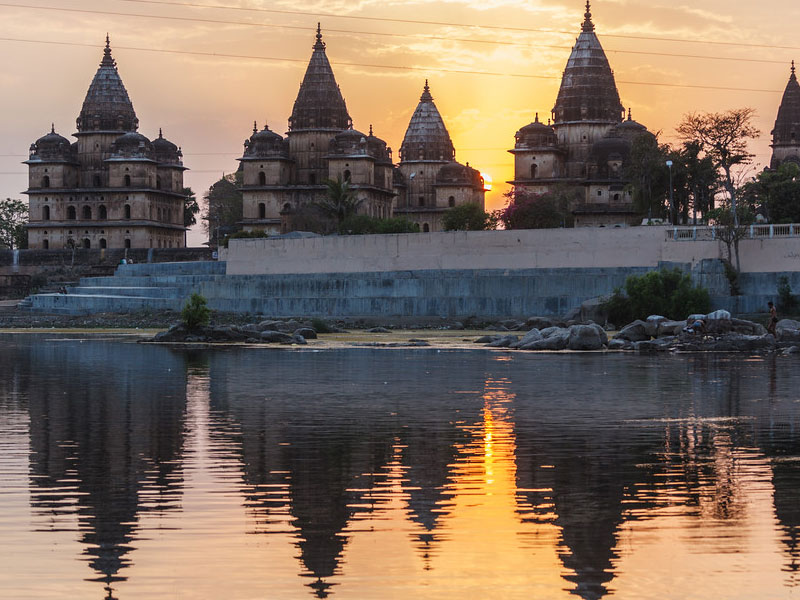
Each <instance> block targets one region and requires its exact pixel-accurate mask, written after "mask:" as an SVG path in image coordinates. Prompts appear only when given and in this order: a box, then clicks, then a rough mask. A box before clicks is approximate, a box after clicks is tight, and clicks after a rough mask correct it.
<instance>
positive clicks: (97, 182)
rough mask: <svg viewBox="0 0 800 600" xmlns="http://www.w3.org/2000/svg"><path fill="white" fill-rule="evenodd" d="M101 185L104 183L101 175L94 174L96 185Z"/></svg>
mask: <svg viewBox="0 0 800 600" xmlns="http://www.w3.org/2000/svg"><path fill="white" fill-rule="evenodd" d="M101 185H102V182H101V181H100V175H95V176H94V187H100V186H101Z"/></svg>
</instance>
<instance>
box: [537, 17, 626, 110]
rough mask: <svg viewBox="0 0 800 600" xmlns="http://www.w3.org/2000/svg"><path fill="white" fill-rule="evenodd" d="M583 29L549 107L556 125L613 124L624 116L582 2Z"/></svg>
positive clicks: (615, 87)
mask: <svg viewBox="0 0 800 600" xmlns="http://www.w3.org/2000/svg"><path fill="white" fill-rule="evenodd" d="M584 16H585V17H586V20H585V21H584V22H583V30H582V31H581V33H580V35H578V39H577V40H576V42H575V46H573V48H572V53H571V54H570V57H569V60H567V66H566V68H565V69H564V74H563V77H562V79H561V87H560V89H559V91H558V98H557V99H556V104H555V106H554V107H553V120H554V121H555V124H556V125H559V124H561V123H570V122H573V123H574V122H591V123H609V124H616V123H619V122H620V121H622V119H624V117H625V109H624V108H623V106H622V103H621V102H620V101H619V92H618V91H617V84H616V82H615V81H614V73H613V72H612V71H611V66H610V65H609V64H608V58H606V53H605V52H604V51H603V47H602V46H601V45H600V40H598V39H597V35H596V34H595V32H594V23H592V13H591V11H590V5H589V2H588V1H587V2H586V14H585V15H584Z"/></svg>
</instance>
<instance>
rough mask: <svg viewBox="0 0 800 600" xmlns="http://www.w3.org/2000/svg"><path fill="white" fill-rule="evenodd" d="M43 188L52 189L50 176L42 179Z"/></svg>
mask: <svg viewBox="0 0 800 600" xmlns="http://www.w3.org/2000/svg"><path fill="white" fill-rule="evenodd" d="M42 187H46V188H49V187H50V175H45V176H44V177H42Z"/></svg>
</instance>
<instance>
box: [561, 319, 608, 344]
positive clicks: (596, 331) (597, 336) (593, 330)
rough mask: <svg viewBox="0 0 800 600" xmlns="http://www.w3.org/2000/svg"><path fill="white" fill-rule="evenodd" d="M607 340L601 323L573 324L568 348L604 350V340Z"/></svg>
mask: <svg viewBox="0 0 800 600" xmlns="http://www.w3.org/2000/svg"><path fill="white" fill-rule="evenodd" d="M604 338H605V339H604ZM607 341H608V338H607V337H606V332H605V331H604V330H603V328H602V327H600V326H599V325H596V324H592V325H573V326H572V327H570V328H569V338H568V339H567V348H569V349H570V350H602V348H603V346H604V342H607Z"/></svg>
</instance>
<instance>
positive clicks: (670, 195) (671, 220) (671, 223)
mask: <svg viewBox="0 0 800 600" xmlns="http://www.w3.org/2000/svg"><path fill="white" fill-rule="evenodd" d="M667 168H669V222H670V225H674V224H675V223H674V222H673V219H672V208H673V204H672V203H673V195H672V161H671V160H668V161H667Z"/></svg>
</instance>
